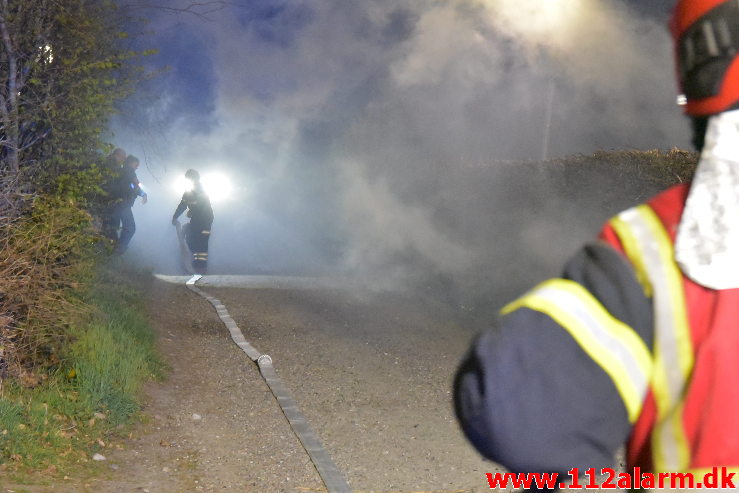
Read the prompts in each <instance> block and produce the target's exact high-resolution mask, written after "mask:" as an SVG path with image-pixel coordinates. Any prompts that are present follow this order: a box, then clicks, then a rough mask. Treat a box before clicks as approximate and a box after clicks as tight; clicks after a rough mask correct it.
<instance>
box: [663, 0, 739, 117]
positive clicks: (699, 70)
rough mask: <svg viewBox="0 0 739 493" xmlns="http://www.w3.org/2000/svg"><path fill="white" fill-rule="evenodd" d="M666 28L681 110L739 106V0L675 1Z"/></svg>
mask: <svg viewBox="0 0 739 493" xmlns="http://www.w3.org/2000/svg"><path fill="white" fill-rule="evenodd" d="M670 28H671V30H672V35H673V38H674V39H675V55H676V58H677V75H678V81H679V83H680V88H681V90H682V92H683V93H684V94H685V97H686V99H687V102H686V104H685V112H686V113H687V114H688V115H692V116H708V115H715V114H717V113H721V112H723V111H727V110H730V109H736V108H739V0H678V2H677V6H676V7H675V12H674V14H673V16H672V21H671V23H670Z"/></svg>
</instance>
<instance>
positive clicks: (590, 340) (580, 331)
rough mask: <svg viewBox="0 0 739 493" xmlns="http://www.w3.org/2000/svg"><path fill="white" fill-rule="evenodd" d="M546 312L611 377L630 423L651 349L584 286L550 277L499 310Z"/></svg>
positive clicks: (636, 414) (642, 388) (637, 406)
mask: <svg viewBox="0 0 739 493" xmlns="http://www.w3.org/2000/svg"><path fill="white" fill-rule="evenodd" d="M522 307H526V308H530V309H532V310H536V311H539V312H541V313H544V314H546V315H548V316H549V317H550V318H552V319H553V320H554V321H555V322H557V323H558V324H559V325H560V326H561V327H562V328H564V329H565V330H566V331H567V332H568V333H569V334H570V335H571V337H572V338H573V339H574V340H575V341H576V342H577V343H578V345H579V346H580V348H582V350H583V351H585V353H586V354H587V355H588V356H590V358H591V359H592V360H593V361H595V363H597V364H598V365H599V366H600V367H601V368H602V369H603V371H605V372H606V374H608V376H609V377H610V378H611V380H612V381H613V384H614V385H615V387H616V390H617V391H618V393H619V395H620V396H621V399H622V401H623V403H624V407H625V408H626V412H627V415H628V418H629V421H630V422H631V423H634V422H635V421H636V419H637V418H638V417H639V414H640V412H641V408H642V405H643V402H644V396H645V395H646V392H647V387H648V385H649V380H650V378H651V372H652V361H651V355H650V352H649V349H648V348H647V346H646V345H645V344H644V341H642V339H641V337H639V335H638V334H637V333H636V332H635V331H634V330H633V329H632V328H631V327H629V326H628V325H626V324H624V323H623V322H621V321H620V320H618V319H617V318H615V317H613V316H612V315H611V314H610V313H609V312H608V310H606V309H605V307H603V305H602V304H601V303H600V302H599V301H598V300H597V299H596V298H595V297H594V296H593V295H592V294H591V293H590V292H589V291H588V290H587V289H585V288H584V287H583V286H582V285H580V284H579V283H577V282H575V281H571V280H567V279H550V280H549V281H546V282H544V283H542V284H540V285H539V286H537V287H536V288H534V289H533V290H532V291H531V292H529V293H527V294H525V295H524V296H523V297H521V298H520V299H518V300H516V301H514V302H513V303H511V304H509V305H507V306H506V307H504V308H503V311H502V313H503V314H507V313H510V312H511V311H513V310H516V309H518V308H522Z"/></svg>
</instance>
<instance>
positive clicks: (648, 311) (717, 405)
mask: <svg viewBox="0 0 739 493" xmlns="http://www.w3.org/2000/svg"><path fill="white" fill-rule="evenodd" d="M670 27H671V31H672V34H673V37H674V41H675V54H676V59H677V60H676V61H677V74H678V77H679V83H680V87H681V89H682V92H683V93H684V94H685V97H686V99H687V102H686V105H685V112H686V114H687V115H688V116H689V117H690V119H691V122H692V127H693V132H694V134H693V142H694V143H695V145H696V147H697V148H698V149H699V150H700V151H701V156H700V161H699V164H698V168H697V171H696V174H695V178H694V179H693V182H692V183H691V184H681V185H678V186H676V187H673V188H670V189H668V190H667V191H665V192H663V193H661V194H660V195H658V196H656V197H655V198H653V199H652V200H650V201H649V202H647V203H646V204H643V205H640V206H637V207H634V208H632V209H630V210H627V211H625V212H622V213H621V214H619V215H617V216H616V217H614V218H613V219H611V220H610V221H609V222H608V223H606V225H605V226H604V228H603V229H602V231H601V234H600V237H599V240H598V241H597V242H594V243H593V244H590V245H587V246H585V247H584V248H582V250H581V251H580V252H579V253H577V254H576V255H575V256H574V258H573V259H572V260H571V261H570V262H569V263H568V264H567V265H566V267H565V269H564V274H563V276H562V277H561V278H558V279H551V280H548V281H546V282H544V283H542V284H540V285H539V286H537V287H535V288H534V289H533V290H531V291H530V292H529V293H527V294H525V295H523V296H522V297H521V298H519V299H518V300H515V301H513V302H512V303H510V304H508V305H507V306H505V307H504V308H503V309H502V311H501V315H500V318H499V321H498V327H497V329H496V330H495V331H488V332H485V333H483V334H481V335H480V336H479V337H478V338H477V339H476V340H475V341H474V342H473V344H472V347H471V350H470V352H469V354H468V355H467V357H466V358H465V359H464V360H463V362H462V364H461V366H460V368H459V370H458V372H457V376H456V379H455V388H454V400H455V409H456V414H457V417H458V419H459V421H460V423H461V426H462V429H463V430H464V432H465V434H466V435H467V437H468V439H469V440H470V441H471V442H472V443H473V444H474V446H475V447H476V448H477V449H478V451H480V453H481V454H482V455H484V456H485V457H487V458H489V459H491V460H493V461H495V462H498V463H500V464H502V465H504V466H506V467H507V468H508V469H510V470H511V471H512V472H520V473H544V472H557V473H560V474H566V473H567V471H569V470H570V469H571V468H574V467H578V468H580V470H581V471H582V470H584V469H585V468H589V467H595V468H596V469H599V468H603V467H609V466H611V465H612V464H613V462H614V455H615V453H616V451H617V450H618V449H619V448H620V447H621V446H623V445H625V446H626V459H627V463H628V467H627V469H626V471H632V470H633V469H632V468H634V467H637V466H638V467H640V470H642V471H645V472H647V471H651V472H654V473H658V472H675V473H688V472H692V473H694V474H695V478H696V480H697V481H699V480H700V479H702V477H703V473H705V472H706V471H711V469H712V468H713V467H716V466H718V467H722V466H724V467H727V468H728V470H731V469H734V470H736V469H739V384H737V376H738V375H739V56H738V55H737V54H738V53H739V2H737V0H730V1H728V0H679V1H678V2H677V4H676V7H675V10H674V13H673V16H672V20H671V24H670ZM637 479H638V478H637ZM735 483H736V485H738V486H739V475H737V477H736V478H735ZM727 486H728V485H727Z"/></svg>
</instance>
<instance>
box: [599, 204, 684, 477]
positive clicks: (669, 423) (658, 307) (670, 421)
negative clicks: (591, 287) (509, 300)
mask: <svg viewBox="0 0 739 493" xmlns="http://www.w3.org/2000/svg"><path fill="white" fill-rule="evenodd" d="M611 225H612V226H613V228H614V230H615V231H616V233H617V234H618V236H619V239H620V240H621V242H622V243H623V244H624V249H625V251H626V255H627V256H628V257H629V260H631V262H632V263H633V264H634V267H635V268H636V269H637V270H639V269H644V270H645V272H642V274H641V276H644V275H646V277H648V278H649V281H650V283H651V285H652V291H653V292H654V297H653V304H654V308H653V309H654V328H655V344H654V365H655V368H654V376H653V379H652V391H653V392H654V396H655V401H656V403H657V423H656V424H655V428H654V431H653V432H652V453H653V455H654V457H653V461H654V467H655V470H657V471H665V472H667V471H673V472H674V471H685V470H687V469H688V468H689V467H690V451H689V449H688V443H687V438H686V437H685V430H684V428H683V422H682V415H683V401H682V397H683V394H684V391H685V386H686V383H687V381H688V378H689V376H690V373H691V372H692V370H693V348H692V342H691V340H690V328H689V326H688V315H687V308H686V305H685V293H684V292H683V285H682V273H681V272H680V269H679V267H678V266H677V264H676V263H675V258H674V254H673V248H672V242H671V241H670V237H669V236H668V234H667V231H665V228H664V226H663V225H662V222H661V221H660V219H659V218H658V217H657V215H656V214H655V212H654V211H653V210H652V209H651V208H650V207H649V206H647V205H641V206H639V207H635V208H633V209H629V210H627V211H625V212H622V213H621V214H619V215H618V216H617V217H616V218H614V219H612V220H611Z"/></svg>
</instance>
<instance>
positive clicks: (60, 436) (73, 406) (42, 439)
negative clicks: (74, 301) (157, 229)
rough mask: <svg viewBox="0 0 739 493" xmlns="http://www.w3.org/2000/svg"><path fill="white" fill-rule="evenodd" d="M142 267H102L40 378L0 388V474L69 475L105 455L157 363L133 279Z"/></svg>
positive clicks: (139, 278)
mask: <svg viewBox="0 0 739 493" xmlns="http://www.w3.org/2000/svg"><path fill="white" fill-rule="evenodd" d="M142 282H147V281H146V277H145V276H144V275H143V274H138V273H133V272H126V271H121V270H115V271H114V270H112V269H111V267H101V268H100V269H99V270H98V273H97V278H96V280H95V282H94V283H92V284H91V286H92V287H91V289H90V290H89V291H88V293H87V294H86V296H85V297H84V301H85V302H86V304H87V305H89V306H90V307H91V310H90V312H89V313H88V314H87V315H86V316H84V317H81V320H80V321H79V322H78V323H76V324H75V325H76V327H74V335H73V337H72V339H71V343H70V344H69V345H67V347H66V348H65V350H64V353H63V354H62V357H61V358H60V361H59V363H58V364H57V365H56V366H54V367H52V368H51V369H50V370H49V372H48V373H47V374H46V375H45V378H44V379H43V380H42V381H41V383H40V384H38V385H36V386H34V387H33V388H28V387H24V386H23V385H21V383H19V382H16V381H10V380H8V381H6V382H5V385H4V387H2V388H0V475H5V474H8V475H11V476H12V480H13V481H16V482H23V480H24V477H25V476H26V475H28V474H31V473H34V472H41V473H42V474H45V475H48V476H49V477H50V478H52V477H56V476H63V475H72V474H73V471H76V469H77V468H78V467H79V466H80V465H81V464H84V463H86V462H88V461H89V460H90V459H91V457H92V455H93V454H95V453H101V454H104V450H105V449H106V448H110V447H111V446H115V442H116V440H119V439H120V438H121V437H122V436H123V435H124V433H125V430H126V424H127V423H129V422H130V421H131V418H132V417H134V416H135V415H136V414H137V412H138V410H139V409H140V401H139V395H140V390H141V387H142V385H143V384H144V382H146V381H147V380H149V379H151V378H156V377H157V376H158V375H159V373H160V370H161V363H160V361H159V359H158V357H157V355H156V352H155V346H154V345H155V338H154V333H153V331H152V329H151V327H150V326H149V324H148V322H147V319H146V317H145V310H144V305H143V300H142V298H141V295H140V292H139V291H138V290H137V289H136V287H135V286H136V285H137V284H139V285H140V283H142Z"/></svg>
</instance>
